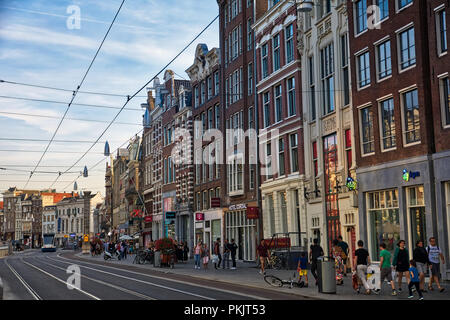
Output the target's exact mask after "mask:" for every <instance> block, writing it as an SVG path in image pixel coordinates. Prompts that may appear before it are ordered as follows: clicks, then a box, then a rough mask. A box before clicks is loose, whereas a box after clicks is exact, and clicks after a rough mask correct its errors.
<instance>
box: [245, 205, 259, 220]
mask: <svg viewBox="0 0 450 320" xmlns="http://www.w3.org/2000/svg"><path fill="white" fill-rule="evenodd" d="M247 219H259V208H258V207H247Z"/></svg>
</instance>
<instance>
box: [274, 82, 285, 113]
mask: <svg viewBox="0 0 450 320" xmlns="http://www.w3.org/2000/svg"><path fill="white" fill-rule="evenodd" d="M281 92H282V90H281V84H280V85H279V86H276V87H275V122H280V121H281V120H282V117H283V110H282V109H283V104H282V102H281Z"/></svg>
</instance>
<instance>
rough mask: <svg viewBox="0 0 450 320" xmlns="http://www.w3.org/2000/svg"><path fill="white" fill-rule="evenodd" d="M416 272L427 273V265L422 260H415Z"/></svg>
mask: <svg viewBox="0 0 450 320" xmlns="http://www.w3.org/2000/svg"><path fill="white" fill-rule="evenodd" d="M416 267H417V272H419V273H423V274H425V273H427V265H426V264H425V263H422V262H416Z"/></svg>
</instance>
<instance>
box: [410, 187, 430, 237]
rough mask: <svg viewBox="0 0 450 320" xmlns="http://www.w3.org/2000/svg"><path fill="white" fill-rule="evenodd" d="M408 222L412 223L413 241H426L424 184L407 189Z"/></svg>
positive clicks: (411, 233)
mask: <svg viewBox="0 0 450 320" xmlns="http://www.w3.org/2000/svg"><path fill="white" fill-rule="evenodd" d="M406 191H407V192H406V196H407V207H408V220H409V221H408V222H409V225H410V235H411V238H412V239H411V240H412V241H411V242H410V243H416V241H418V240H422V241H423V243H426V242H427V240H428V238H427V234H426V230H427V228H426V222H425V220H426V218H425V199H424V188H423V186H416V187H412V188H407V189H406Z"/></svg>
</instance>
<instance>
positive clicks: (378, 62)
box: [375, 38, 392, 82]
mask: <svg viewBox="0 0 450 320" xmlns="http://www.w3.org/2000/svg"><path fill="white" fill-rule="evenodd" d="M387 43H389V57H387V55H386V54H387V50H386V44H387ZM381 46H384V48H385V50H384V55H385V56H384V57H385V59H384V60H381V55H380V49H381ZM375 58H376V74H377V82H381V81H384V80H386V79H389V78H391V77H392V47H391V39H390V38H388V39H385V40H384V41H381V42H378V43H377V44H376V45H375ZM382 61H384V65H387V62H388V61H389V64H390V69H387V68H386V70H385V71H384V73H386V75H385V76H384V77H381V76H380V75H381V74H382V73H383V72H382V71H381V66H382ZM387 71H389V73H387Z"/></svg>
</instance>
